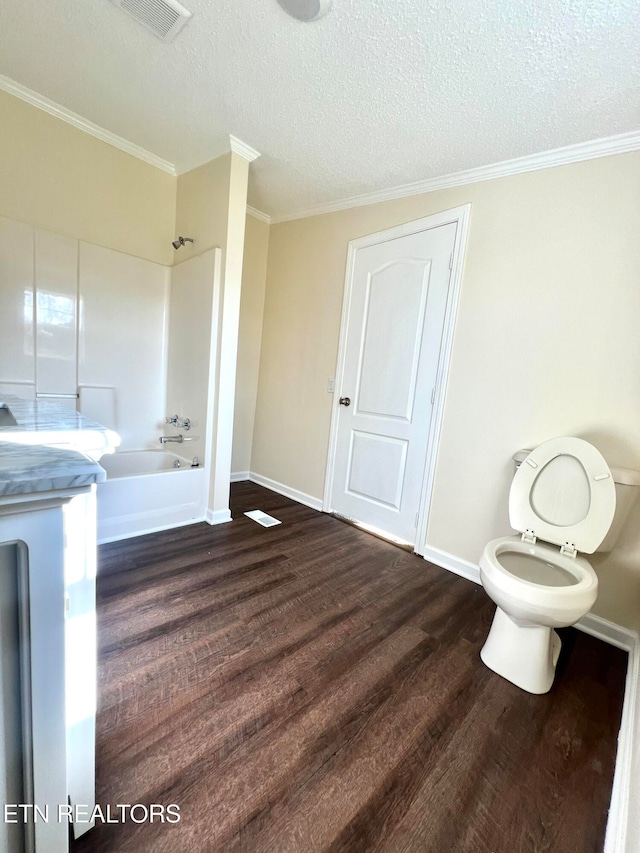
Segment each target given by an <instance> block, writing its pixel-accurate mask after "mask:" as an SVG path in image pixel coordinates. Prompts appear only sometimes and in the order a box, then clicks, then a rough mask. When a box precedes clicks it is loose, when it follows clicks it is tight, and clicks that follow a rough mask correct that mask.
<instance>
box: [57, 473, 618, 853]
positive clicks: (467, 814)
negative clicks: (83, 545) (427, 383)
mask: <svg viewBox="0 0 640 853" xmlns="http://www.w3.org/2000/svg"><path fill="white" fill-rule="evenodd" d="M232 497H233V504H232V510H233V516H234V521H233V523H231V524H226V525H221V526H218V527H210V526H208V525H206V524H198V525H193V526H191V527H185V528H180V529H178V530H173V531H167V532H164V533H158V534H153V535H150V536H146V537H141V538H139V539H137V540H128V541H126V542H123V543H113V544H111V545H106V546H103V547H102V548H101V549H100V572H101V576H100V579H99V584H98V618H99V659H100V662H99V713H98V749H97V762H98V779H97V794H98V802H99V803H100V804H101V805H102V806H103V807H104V806H106V804H111V805H112V807H113V808H115V806H116V804H117V803H125V804H134V803H142V804H147V805H149V804H152V803H158V804H164V805H168V804H170V803H176V804H178V805H179V806H180V814H181V820H180V823H178V824H174V825H168V824H163V823H160V822H157V821H156V822H154V823H148V822H147V823H141V824H135V823H133V822H131V821H127V822H126V823H123V824H109V825H101V824H98V826H96V828H95V829H93V830H91V831H90V832H89V833H87V835H85V836H84V838H81V839H79V840H78V841H77V842H74V843H73V845H72V850H73V853H88V851H91V853H131V852H132V851H135V853H164V851H166V853H182V852H183V851H184V853H240V851H244V853H286V851H295V853H313V851H326V852H327V853H329V851H331V853H337V851H383V852H384V853H396V851H398V853H399V851H412V852H413V851H416V853H417V851H420V853H422V852H423V851H426V852H427V853H431V851H433V853H442V851H452V852H453V851H461V853H467V851H469V853H471V851H473V853H528V851H531V853H533V851H535V853H542V852H543V851H551V853H586V851H600V850H602V846H603V840H604V830H605V824H606V817H607V809H608V803H609V799H610V794H611V782H612V776H613V767H614V758H615V748H616V738H617V732H618V729H619V724H620V714H621V706H622V698H623V687H624V677H625V672H626V658H627V656H626V654H625V653H624V652H621V651H619V650H617V649H614V648H612V647H610V646H607V645H605V644H604V643H602V642H600V641H598V640H595V639H593V638H592V637H588V636H586V635H585V634H582V633H580V632H578V631H575V630H573V629H568V630H566V631H564V632H563V650H562V655H561V659H560V663H559V668H558V676H557V679H556V683H555V685H554V687H553V688H552V691H551V692H550V693H549V694H548V695H546V696H531V695H529V694H527V693H524V692H523V691H521V690H519V689H518V688H517V687H514V686H513V685H512V684H510V683H508V682H506V681H504V680H503V679H501V678H499V677H498V676H497V675H495V674H494V673H492V672H490V671H489V670H488V669H487V668H486V667H484V666H483V664H482V663H481V661H480V659H479V656H478V654H479V651H480V648H481V646H482V643H483V642H484V639H485V637H486V634H487V631H488V629H489V625H490V622H491V618H492V615H493V605H492V604H491V602H490V601H489V599H488V598H487V597H486V595H485V594H484V592H483V590H482V589H481V588H480V587H477V586H476V585H474V584H472V583H470V582H468V581H465V580H463V579H461V578H458V577H456V576H454V575H452V574H450V573H448V572H445V571H443V570H442V569H439V568H437V567H435V566H431V565H429V564H428V563H426V562H425V561H424V560H422V559H421V558H418V557H416V556H415V555H412V554H409V553H407V552H405V551H402V550H400V549H398V548H395V547H394V546H393V545H389V544H387V543H385V542H382V541H380V540H379V539H376V538H374V537H373V536H369V535H368V534H366V533H363V532H361V531H359V530H357V529H355V528H353V527H350V526H348V525H346V524H343V523H341V522H340V521H337V520H336V519H333V518H331V517H329V516H327V515H323V514H322V513H318V512H315V511H314V510H311V509H308V508H306V507H304V506H301V505H299V504H296V503H294V502H293V501H289V500H287V499H286V498H283V497H281V496H280V495H277V494H275V493H273V492H269V491H267V490H265V489H261V488H260V487H258V486H255V485H253V484H249V483H239V484H235V485H234V487H233V492H232ZM256 508H258V509H263V510H265V511H266V512H269V513H271V514H272V515H275V516H276V517H277V518H279V519H281V520H282V522H283V523H282V524H281V525H279V526H277V527H273V528H269V529H267V528H262V527H260V526H259V525H257V524H256V523H255V522H253V521H251V520H249V519H247V518H245V517H244V516H243V515H242V513H243V512H244V511H245V510H249V509H256ZM139 814H141V812H139Z"/></svg>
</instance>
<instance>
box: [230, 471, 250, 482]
mask: <svg viewBox="0 0 640 853" xmlns="http://www.w3.org/2000/svg"><path fill="white" fill-rule="evenodd" d="M250 479H251V475H250V473H249V471H232V472H231V482H232V483H242V482H244V481H245V480H250Z"/></svg>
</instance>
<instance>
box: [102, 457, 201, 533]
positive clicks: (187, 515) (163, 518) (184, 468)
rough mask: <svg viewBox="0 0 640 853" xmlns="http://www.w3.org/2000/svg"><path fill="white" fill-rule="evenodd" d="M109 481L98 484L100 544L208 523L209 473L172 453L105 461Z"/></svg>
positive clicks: (106, 458)
mask: <svg viewBox="0 0 640 853" xmlns="http://www.w3.org/2000/svg"><path fill="white" fill-rule="evenodd" d="M100 465H102V467H103V468H104V469H105V471H106V472H107V481H106V482H105V483H99V484H98V542H115V541H116V540H117V539H128V538H129V537H130V536H142V534H144V533H153V532H154V531H156V530H166V529H167V528H170V527H181V526H182V525H184V524H193V523H194V522H196V521H204V518H205V511H206V506H205V495H206V480H205V476H206V475H205V470H204V468H192V467H191V462H190V461H189V460H188V459H184V458H183V457H181V456H177V455H176V454H175V453H170V452H168V451H166V450H135V451H126V452H123V453H114V454H112V455H110V456H103V457H102V459H101V460H100Z"/></svg>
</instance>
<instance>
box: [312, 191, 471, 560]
mask: <svg viewBox="0 0 640 853" xmlns="http://www.w3.org/2000/svg"><path fill="white" fill-rule="evenodd" d="M470 218H471V204H470V203H469V204H464V205H461V206H460V207H453V208H451V209H450V210H445V211H442V212H441V213H434V214H432V215H431V216H426V217H424V218H422V219H416V220H414V221H413V222H407V223H405V224H404V225H398V226H396V227H394V228H389V229H387V230H385V231H377V232H376V233H374V234H367V235H366V236H365V237H358V238H357V239H355V240H350V241H349V244H348V250H347V266H346V272H345V282H344V296H343V302H342V317H341V320H340V343H339V345H338V362H337V367H336V378H335V386H334V400H333V409H332V413H331V429H330V432H329V451H328V454H327V470H326V476H325V484H324V497H323V502H322V509H323V511H324V512H332V511H333V510H332V507H331V492H332V490H333V481H334V466H335V461H336V447H337V441H338V418H339V415H340V411H339V408H338V398H339V397H340V394H341V393H342V382H343V380H344V369H345V360H346V350H347V329H348V325H349V318H350V311H351V298H352V292H353V278H354V271H355V262H356V253H357V251H358V249H365V248H368V247H369V246H375V245H377V244H379V243H387V242H389V241H390V240H397V239H398V238H399V237H408V236H409V235H411V234H418V233H420V232H421V231H429V230H431V229H433V228H439V227H440V226H441V225H449V224H450V223H456V225H457V228H456V236H455V240H454V245H453V258H452V265H451V276H450V278H449V288H448V292H447V304H446V308H445V316H444V324H443V329H442V341H441V344H440V355H439V357H438V369H437V373H436V387H435V397H434V401H433V409H432V412H431V424H430V427H429V441H428V444H427V455H426V464H425V470H424V473H423V479H422V489H421V492H420V504H419V507H418V526H417V528H416V542H415V546H414V551H415V553H416V554H419V555H420V556H424V550H425V547H426V539H427V526H428V523H429V511H430V508H431V497H432V493H433V483H434V479H435V470H436V462H437V459H438V450H439V446H440V435H441V431H442V418H443V414H444V401H445V396H446V391H447V381H448V378H449V365H450V362H451V352H452V349H453V336H454V331H455V323H456V317H457V313H458V302H459V297H460V289H461V285H462V271H463V264H464V256H465V251H466V247H467V236H468V233H469V221H470Z"/></svg>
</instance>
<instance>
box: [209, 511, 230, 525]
mask: <svg viewBox="0 0 640 853" xmlns="http://www.w3.org/2000/svg"><path fill="white" fill-rule="evenodd" d="M204 520H205V521H206V522H207V524H226V523H227V522H228V521H232V518H231V510H230V509H216V510H212V509H208V510H207V513H206V515H205V518H204Z"/></svg>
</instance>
